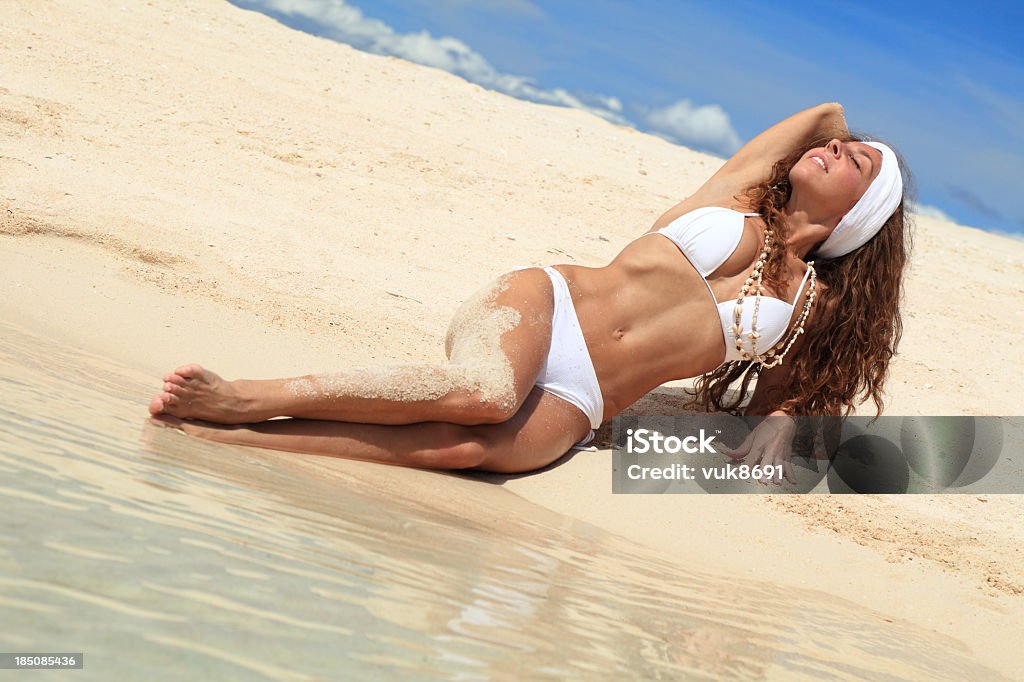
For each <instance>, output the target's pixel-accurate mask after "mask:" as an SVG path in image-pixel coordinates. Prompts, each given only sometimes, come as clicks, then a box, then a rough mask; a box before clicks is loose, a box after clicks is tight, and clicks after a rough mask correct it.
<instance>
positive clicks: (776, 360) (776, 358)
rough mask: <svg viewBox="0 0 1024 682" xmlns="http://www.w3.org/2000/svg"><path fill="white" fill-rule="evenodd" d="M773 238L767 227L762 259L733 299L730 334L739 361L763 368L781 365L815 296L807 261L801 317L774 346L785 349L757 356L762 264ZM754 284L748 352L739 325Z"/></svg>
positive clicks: (741, 328)
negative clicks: (739, 358) (734, 303)
mask: <svg viewBox="0 0 1024 682" xmlns="http://www.w3.org/2000/svg"><path fill="white" fill-rule="evenodd" d="M773 237H774V233H773V232H772V230H771V228H770V227H769V228H768V229H766V230H765V233H764V249H763V250H762V251H761V257H760V258H758V259H757V263H756V264H755V265H754V272H753V273H751V275H750V277H748V278H747V280H746V282H744V283H743V288H742V289H741V290H740V295H739V298H737V299H736V307H735V308H733V314H734V321H735V324H733V327H732V331H733V336H734V338H735V339H736V350H737V351H738V352H739V354H740V357H741V358H743V359H744V360H751V361H753V362H756V363H758V364H760V365H761V368H762V369H771V368H772V367H775V366H776V365H781V364H782V358H784V357H785V356H786V353H788V352H789V349H790V348H792V346H793V343H794V342H795V341H796V339H797V337H798V336H800V334H803V333H804V321H805V320H807V315H808V314H809V313H810V312H811V303H813V301H814V296H815V293H814V282H815V280H816V278H817V273H816V272H815V271H814V261H810V262H809V263H807V268H808V269H809V270H810V271H811V277H810V284H809V285H808V287H807V297H806V300H805V301H804V308H803V310H802V311H801V312H800V317H798V318H797V320H796V325H795V326H794V327H793V328H792V329H790V331H789V338H788V339H785V340H784V341H779V342H778V343H776V344H775V347H778V346H780V345H782V344H783V343H785V346H786V347H785V348H784V349H783V350H782V352H781V353H778V354H776V352H775V349H774V348H771V349H769V350H768V352H767V353H765V354H764V355H758V353H757V339H758V338H760V336H761V335H760V334H758V333H757V311H758V309H759V308H760V306H761V296H762V295H763V294H764V286H762V281H763V279H764V266H765V263H767V262H768V254H770V253H771V249H772V238H773ZM755 285H756V289H755V293H754V315H753V316H752V317H751V319H750V333H749V334H747V338H749V339H750V352H749V353H748V352H747V351H746V350H744V349H743V327H742V326H741V322H742V320H743V318H742V313H743V302H744V300H745V299H746V298H747V295H748V294H749V293H750V290H751V288H752V287H755Z"/></svg>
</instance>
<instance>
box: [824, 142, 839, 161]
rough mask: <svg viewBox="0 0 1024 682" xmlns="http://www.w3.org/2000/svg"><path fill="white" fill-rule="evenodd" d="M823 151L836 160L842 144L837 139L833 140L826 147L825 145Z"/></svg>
mask: <svg viewBox="0 0 1024 682" xmlns="http://www.w3.org/2000/svg"><path fill="white" fill-rule="evenodd" d="M825 149H827V150H828V152H829V154H831V155H832V156H834V157H836V158H837V159H838V158H839V154H840V151H841V149H842V143H841V142H840V141H839V140H838V139H836V138H833V139H832V140H830V141H829V143H828V144H827V145H825Z"/></svg>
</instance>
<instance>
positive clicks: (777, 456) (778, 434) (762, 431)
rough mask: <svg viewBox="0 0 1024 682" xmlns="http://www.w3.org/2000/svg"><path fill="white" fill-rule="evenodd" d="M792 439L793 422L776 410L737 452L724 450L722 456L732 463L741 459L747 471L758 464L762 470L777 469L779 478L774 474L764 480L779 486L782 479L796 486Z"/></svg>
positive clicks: (757, 427)
mask: <svg viewBox="0 0 1024 682" xmlns="http://www.w3.org/2000/svg"><path fill="white" fill-rule="evenodd" d="M795 435H796V420H794V419H793V418H792V417H790V416H789V415H788V414H786V413H785V412H783V411H782V410H776V411H775V412H772V413H770V414H768V416H767V417H765V418H764V419H763V420H762V421H761V423H760V424H758V425H757V426H755V427H754V430H753V431H751V432H750V433H749V434H748V435H747V437H746V439H745V440H744V441H743V443H742V444H741V445H740V446H739V447H738V448H736V449H735V450H726V451H725V454H726V455H728V456H729V457H731V458H732V459H733V460H739V459H743V463H744V464H746V465H747V466H750V467H753V466H754V465H755V464H758V463H760V465H761V468H762V469H764V467H767V466H773V467H778V469H777V470H775V471H776V472H780V471H781V474H779V473H776V474H775V475H774V476H773V477H772V478H770V479H767V480H770V481H772V482H773V483H781V482H782V477H783V476H785V478H786V480H787V481H789V482H790V483H796V475H795V474H794V473H793V465H792V464H791V463H790V457H791V456H792V454H793V436H795ZM759 482H760V481H759Z"/></svg>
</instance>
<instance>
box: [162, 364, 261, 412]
mask: <svg viewBox="0 0 1024 682" xmlns="http://www.w3.org/2000/svg"><path fill="white" fill-rule="evenodd" d="M237 384H238V382H234V381H224V380H223V379H221V378H220V377H219V376H217V375H216V374H214V373H213V372H211V371H210V370H208V369H203V368H202V367H200V366H199V365H185V366H183V367H179V368H178V369H176V370H174V372H172V373H170V374H168V375H166V376H165V377H164V390H163V393H160V394H159V395H157V396H156V397H154V398H153V400H152V401H150V403H149V412H150V414H152V415H154V416H155V415H171V416H173V417H180V418H181V419H205V420H206V421H211V422H217V423H218V424H244V423H247V422H255V421H262V420H263V419H266V417H261V416H259V415H256V414H255V413H254V411H253V409H252V401H250V400H249V399H247V398H246V397H245V396H244V395H243V394H242V392H241V391H240V390H239V388H238V385H237Z"/></svg>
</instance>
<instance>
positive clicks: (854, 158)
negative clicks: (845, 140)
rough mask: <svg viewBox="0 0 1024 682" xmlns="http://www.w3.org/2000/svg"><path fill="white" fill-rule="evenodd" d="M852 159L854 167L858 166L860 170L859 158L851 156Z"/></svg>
mask: <svg viewBox="0 0 1024 682" xmlns="http://www.w3.org/2000/svg"><path fill="white" fill-rule="evenodd" d="M850 159H851V160H852V161H853V165H855V166H857V170H860V162H859V161H857V157H856V156H854V155H853V154H850Z"/></svg>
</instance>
